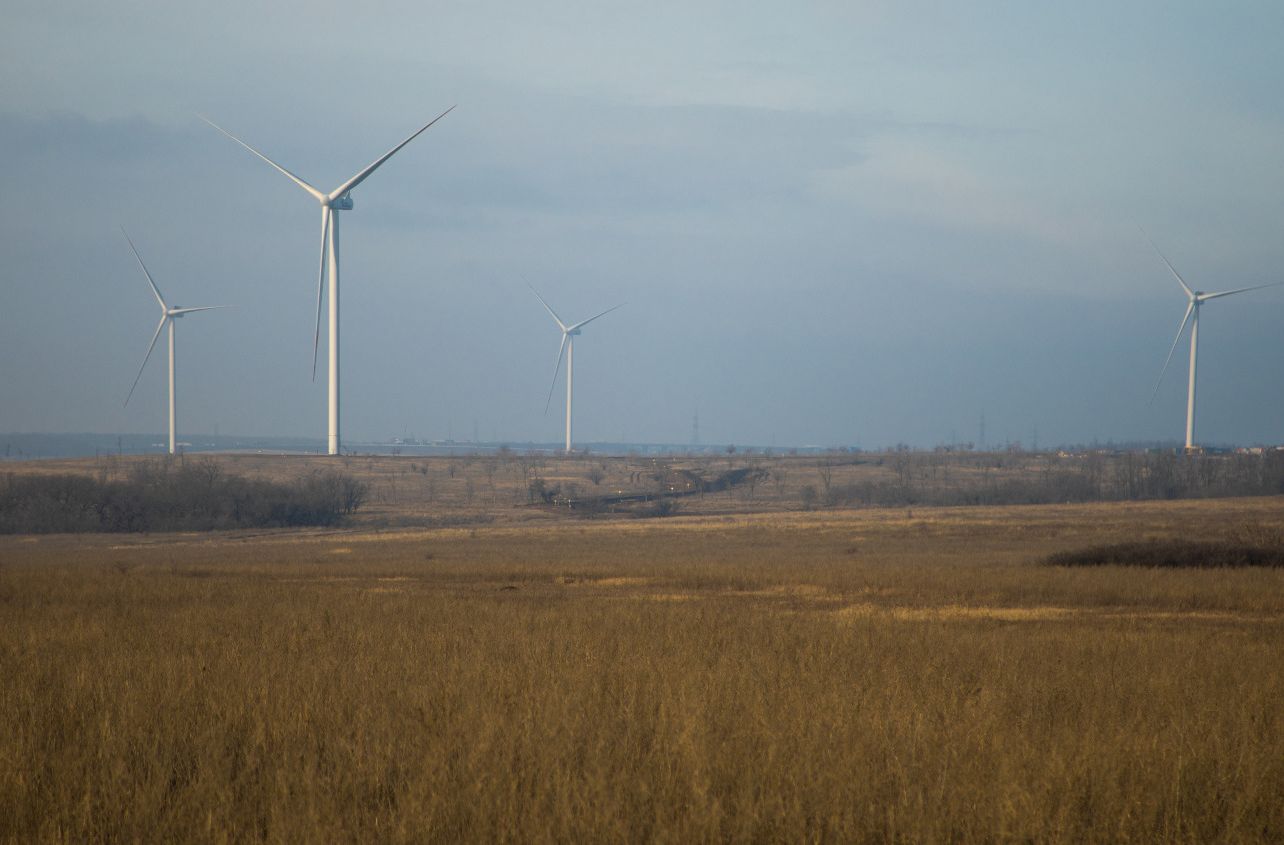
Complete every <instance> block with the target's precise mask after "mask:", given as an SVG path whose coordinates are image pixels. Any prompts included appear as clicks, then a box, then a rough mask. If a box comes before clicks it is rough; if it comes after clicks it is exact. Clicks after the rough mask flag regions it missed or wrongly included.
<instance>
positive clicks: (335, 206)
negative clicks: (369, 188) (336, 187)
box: [321, 194, 353, 211]
mask: <svg viewBox="0 0 1284 845" xmlns="http://www.w3.org/2000/svg"><path fill="white" fill-rule="evenodd" d="M321 205H322V206H324V207H326V208H328V209H330V210H331V211H351V210H352V208H353V204H352V196H351V195H350V194H344V195H343V196H341V197H336V198H335V199H330V198H329V197H326V198H325V199H323V200H322V201H321Z"/></svg>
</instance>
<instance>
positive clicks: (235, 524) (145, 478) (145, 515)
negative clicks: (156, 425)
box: [0, 459, 367, 534]
mask: <svg viewBox="0 0 1284 845" xmlns="http://www.w3.org/2000/svg"><path fill="white" fill-rule="evenodd" d="M366 493H367V488H366V485H365V484H364V483H362V482H360V481H357V480H356V479H354V478H352V477H351V476H348V475H346V474H344V473H341V472H337V471H327V472H318V473H313V474H311V475H308V476H306V477H304V478H301V479H297V480H295V481H292V482H289V483H280V482H274V481H263V480H258V479H249V478H243V477H241V476H237V475H230V474H228V473H225V472H224V471H223V469H222V467H220V466H219V465H218V464H217V463H216V462H215V461H210V460H206V461H189V462H182V463H180V462H175V461H171V460H166V459H162V460H158V461H148V462H146V463H143V464H138V465H135V466H133V467H132V468H131V469H130V472H129V475H128V477H127V478H125V479H123V480H108V479H107V478H106V477H103V476H100V477H98V478H93V477H90V476H87V475H73V474H61V475H6V476H5V477H4V478H3V479H0V533H2V534H39V533H52V532H70V531H205V530H210V529H216V528H265V527H285V526H303V525H333V524H335V523H337V522H339V521H340V520H342V519H343V517H344V516H346V515H348V514H351V513H353V512H355V511H356V510H357V509H358V508H359V507H360V506H361V505H362V503H363V502H364V501H365V497H366Z"/></svg>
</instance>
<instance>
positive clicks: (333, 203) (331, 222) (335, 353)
mask: <svg viewBox="0 0 1284 845" xmlns="http://www.w3.org/2000/svg"><path fill="white" fill-rule="evenodd" d="M454 108H455V107H454V106H451V107H450V108H448V109H446V110H445V111H444V112H442V113H441V114H439V115H437V116H436V117H434V118H433V119H432V120H430V121H428V122H427V123H425V124H424V125H423V126H421V127H419V128H418V129H417V130H415V132H414V133H413V134H412V135H411V136H410V137H409V138H407V139H406V140H404V141H402V142H401V143H400V144H398V145H397V146H395V147H393V148H392V149H390V150H388V152H386V153H384V154H383V155H381V156H379V158H377V159H375V160H374V161H373V162H371V163H370V164H369V165H368V166H367V167H366V168H365V169H364V170H361V171H360V172H358V173H357V175H355V176H353V177H352V178H351V179H349V180H348V181H346V182H344V183H343V184H342V185H340V186H339V187H337V188H335V189H334V190H333V191H331V192H330V193H328V194H327V193H324V192H322V191H320V190H318V189H316V188H314V187H313V186H311V185H309V184H308V183H307V182H304V181H303V180H302V179H300V178H299V177H298V176H295V175H294V174H293V173H291V172H290V171H288V170H286V169H285V168H284V167H282V166H281V165H279V164H277V163H276V162H275V161H273V160H272V159H270V158H268V157H267V156H265V155H263V153H261V152H259V151H258V150H256V149H254V148H253V147H251V146H250V145H249V144H247V143H245V142H244V141H242V140H241V139H240V138H238V137H236V136H235V135H233V134H232V133H231V132H228V131H227V130H226V129H224V128H223V127H221V126H219V125H218V124H216V123H215V122H214V121H212V120H210V119H209V118H207V117H205V116H203V115H202V116H201V120H204V121H205V122H206V123H208V124H209V125H210V126H213V127H214V128H215V129H217V130H218V131H219V132H222V133H223V134H224V135H226V136H227V137H229V138H231V139H232V140H233V141H235V142H236V143H238V144H240V145H241V146H242V147H245V149H247V150H249V151H250V152H252V153H254V155H256V156H258V157H259V158H261V159H263V160H264V161H265V162H267V163H268V164H270V165H272V166H273V167H274V168H276V169H277V170H278V171H280V172H281V173H282V174H284V175H285V176H286V177H288V178H289V179H290V180H291V181H292V182H294V183H295V184H296V185H298V186H299V187H300V188H302V189H303V190H305V191H307V192H308V193H309V194H311V195H312V197H313V199H315V200H316V201H317V202H319V203H321V264H320V269H319V270H318V271H317V327H316V333H315V334H314V335H313V338H312V380H313V381H316V377H317V349H318V347H319V346H320V344H321V294H322V290H323V288H324V281H325V277H326V269H327V268H329V271H330V399H329V406H328V412H327V420H328V432H327V437H326V449H327V451H328V452H329V454H331V455H337V454H339V215H338V213H337V212H340V211H351V210H352V207H353V205H352V189H353V188H355V187H357V186H358V185H360V184H361V183H362V182H364V181H365V180H366V178H367V177H368V176H369V175H370V174H371V173H374V172H375V171H376V170H377V169H378V168H379V166H380V165H381V164H383V163H384V162H385V161H387V160H388V159H390V158H392V156H393V155H394V154H395V153H397V151H399V150H400V149H401V148H402V147H404V146H405V145H406V144H409V143H410V142H411V141H413V140H414V139H415V138H418V137H419V136H420V135H421V134H422V133H423V132H424V130H426V129H427V128H428V127H429V126H432V125H433V124H434V123H436V122H437V121H439V120H441V119H442V118H443V117H445V116H446V115H448V114H450V112H451V110H453V109H454Z"/></svg>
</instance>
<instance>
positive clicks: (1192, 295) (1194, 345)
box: [1142, 230, 1284, 452]
mask: <svg viewBox="0 0 1284 845" xmlns="http://www.w3.org/2000/svg"><path fill="white" fill-rule="evenodd" d="M1142 234H1143V235H1146V233H1145V230H1143V231H1142ZM1146 240H1148V241H1150V245H1151V246H1152V247H1154V249H1155V252H1156V253H1157V254H1158V255H1159V258H1160V259H1161V260H1162V261H1163V262H1164V264H1165V265H1167V267H1168V270H1169V271H1170V272H1171V273H1172V274H1173V277H1174V278H1175V279H1177V284H1179V285H1181V289H1182V290H1183V291H1185V292H1186V315H1185V316H1184V317H1182V319H1181V325H1179V326H1178V327H1177V336H1176V337H1175V338H1173V345H1172V347H1170V348H1169V350H1168V357H1167V358H1165V359H1164V368H1163V369H1162V370H1160V371H1159V379H1158V380H1157V381H1156V382H1155V389H1154V390H1153V391H1151V394H1150V399H1151V401H1154V398H1155V394H1157V393H1158V392H1159V383H1160V382H1162V381H1163V380H1164V373H1166V372H1168V364H1169V362H1171V361H1172V359H1173V353H1174V352H1175V351H1177V343H1178V342H1179V341H1180V340H1181V334H1182V332H1184V331H1185V330H1186V323H1187V322H1190V383H1189V386H1188V387H1187V388H1186V451H1188V452H1189V451H1190V450H1191V449H1193V448H1194V446H1195V366H1196V361H1197V356H1198V350H1199V308H1200V306H1201V305H1203V304H1204V303H1205V302H1207V301H1208V300H1210V299H1218V298H1219V297H1223V296H1230V295H1232V294H1236V293H1245V292H1246V291H1250V290H1261V289H1262V288H1273V287H1277V286H1279V285H1282V284H1284V282H1272V283H1270V284H1267V285H1253V286H1252V287H1247V288H1236V289H1235V290H1223V291H1218V292H1216V293H1204V292H1203V291H1199V290H1192V289H1191V287H1190V285H1188V284H1186V280H1185V279H1183V278H1182V277H1181V274H1180V273H1178V272H1177V268H1175V267H1173V265H1172V263H1171V262H1170V261H1169V260H1168V259H1167V258H1166V257H1165V256H1164V254H1163V253H1162V252H1160V251H1159V247H1157V246H1155V242H1154V241H1151V240H1150V236H1149V235H1146ZM1192 318H1193V319H1192Z"/></svg>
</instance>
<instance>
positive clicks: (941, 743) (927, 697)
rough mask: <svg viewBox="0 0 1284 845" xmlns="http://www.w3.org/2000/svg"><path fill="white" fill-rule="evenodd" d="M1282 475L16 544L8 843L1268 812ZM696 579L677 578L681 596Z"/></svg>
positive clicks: (867, 826)
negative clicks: (1122, 505)
mask: <svg viewBox="0 0 1284 845" xmlns="http://www.w3.org/2000/svg"><path fill="white" fill-rule="evenodd" d="M1281 505H1282V503H1281V502H1279V501H1276V500H1258V501H1252V502H1238V503H1234V504H1227V503H1218V504H1211V505H1210V504H1209V503H1204V504H1203V505H1202V506H1200V507H1188V506H1187V505H1186V504H1185V503H1182V504H1179V505H1157V504H1155V505H1138V506H1134V507H1133V508H1132V509H1131V510H1129V511H1128V512H1126V513H1123V512H1120V511H1119V510H1118V509H1117V508H1097V507H1092V506H1084V507H1060V508H1008V509H987V510H969V511H951V510H933V511H915V513H914V515H913V516H910V515H907V514H906V513H905V512H904V511H895V512H860V513H848V514H797V515H774V516H758V517H743V518H735V519H725V520H724V519H717V520H710V519H680V520H678V521H675V522H673V523H664V524H658V525H657V524H639V523H637V522H628V523H614V524H612V523H603V524H597V523H594V524H587V525H585V524H576V523H568V524H562V525H555V526H548V527H529V526H509V527H493V528H486V527H483V528H477V529H450V530H437V531H412V532H391V533H365V532H355V531H348V532H341V533H326V532H321V531H312V532H300V533H294V532H267V533H261V534H255V535H246V534H229V535H219V536H214V537H211V536H202V535H178V536H168V537H137V538H135V537H129V538H124V539H122V538H119V537H103V538H71V537H42V538H38V539H36V541H35V542H25V541H24V540H22V539H19V538H0V560H2V561H3V564H2V565H0V676H2V677H4V678H6V679H9V680H8V681H7V682H6V683H5V684H4V685H2V686H0V723H2V724H5V725H6V726H8V729H7V730H6V731H4V732H0V807H4V808H6V812H4V813H2V814H0V839H3V840H11V841H32V840H37V841H39V840H46V841H52V840H66V839H76V840H108V839H110V840H119V839H137V838H140V837H142V838H151V839H179V838H182V839H242V840H274V841H280V840H292V841H300V840H311V841H315V840H334V839H362V840H371V839H377V840H390V841H410V840H422V839H425V838H435V839H463V840H495V839H516V838H520V839H579V840H584V839H593V840H625V839H628V840H635V839H642V838H655V839H668V840H706V839H731V838H734V839H767V838H777V839H779V838H790V839H803V838H812V839H818V838H841V839H845V840H858V841H875V840H877V841H885V840H888V839H905V840H915V841H922V840H932V841H938V840H958V841H977V840H986V841H990V840H994V839H1030V840H1040V841H1045V840H1046V841H1084V840H1098V841H1101V840H1111V841H1117V840H1119V839H1147V840H1163V841H1173V840H1185V841H1210V840H1250V841H1251V840H1259V841H1270V840H1278V839H1280V838H1281V836H1284V807H1282V806H1281V802H1280V801H1279V800H1278V796H1279V795H1280V794H1282V793H1284V718H1282V717H1281V715H1280V712H1279V706H1278V702H1279V701H1280V700H1284V677H1282V675H1281V671H1280V665H1279V654H1280V653H1281V647H1282V646H1284V573H1281V572H1280V571H1278V570H1268V569H1246V570H1234V571H1223V572H1206V571H1186V570H1181V571H1163V570H1135V569H1127V568H1124V567H1105V568H1080V569H1073V568H1050V567H1045V566H1041V565H1039V561H1040V560H1041V559H1042V557H1043V556H1044V555H1046V554H1049V553H1051V552H1054V551H1057V550H1064V549H1068V548H1077V547H1081V546H1085V545H1088V544H1090V543H1093V542H1113V541H1116V540H1118V539H1120V538H1122V537H1125V536H1128V535H1145V536H1154V537H1164V536H1173V535H1174V534H1175V533H1176V532H1178V531H1183V532H1188V531H1197V532H1203V533H1204V534H1206V535H1208V536H1230V535H1232V534H1234V533H1235V532H1240V533H1245V532H1252V531H1255V530H1260V529H1261V526H1262V525H1269V524H1278V521H1279V518H1280V516H1281V511H1282V510H1284V507H1282V506H1281ZM675 599H677V600H675Z"/></svg>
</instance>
